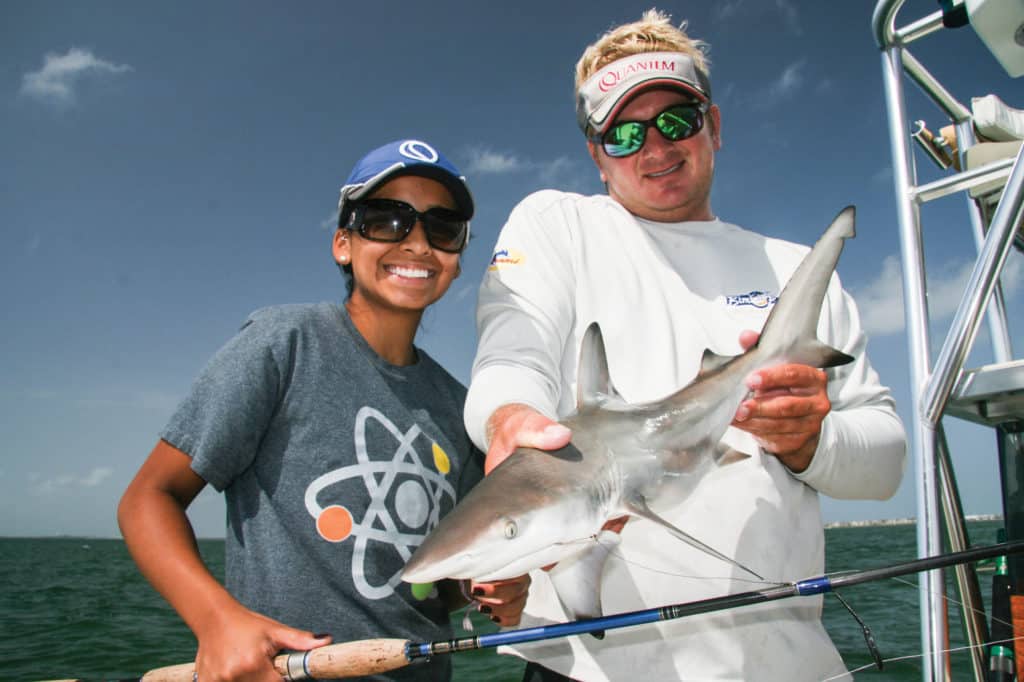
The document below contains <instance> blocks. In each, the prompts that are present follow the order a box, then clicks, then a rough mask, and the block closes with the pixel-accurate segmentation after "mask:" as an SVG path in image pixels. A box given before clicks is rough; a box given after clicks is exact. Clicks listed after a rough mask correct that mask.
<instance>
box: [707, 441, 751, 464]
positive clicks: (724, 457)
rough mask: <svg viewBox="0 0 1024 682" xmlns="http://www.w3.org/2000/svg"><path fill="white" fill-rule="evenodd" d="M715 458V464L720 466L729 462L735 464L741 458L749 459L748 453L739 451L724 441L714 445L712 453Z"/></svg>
mask: <svg viewBox="0 0 1024 682" xmlns="http://www.w3.org/2000/svg"><path fill="white" fill-rule="evenodd" d="M712 457H714V459H715V464H717V465H718V466H720V467H724V466H727V465H729V464H736V463H737V462H742V461H743V460H746V459H750V455H748V454H747V453H745V452H740V451H739V450H737V449H735V448H731V447H729V446H728V445H726V444H725V443H721V442H720V443H718V445H716V446H715V451H714V454H713V455H712Z"/></svg>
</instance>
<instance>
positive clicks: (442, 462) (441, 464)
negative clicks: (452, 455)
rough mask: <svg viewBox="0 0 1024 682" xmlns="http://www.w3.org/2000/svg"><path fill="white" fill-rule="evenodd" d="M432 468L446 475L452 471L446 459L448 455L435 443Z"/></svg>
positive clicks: (449, 462)
mask: <svg viewBox="0 0 1024 682" xmlns="http://www.w3.org/2000/svg"><path fill="white" fill-rule="evenodd" d="M434 466H435V467H437V470H438V471H440V472H441V473H442V474H447V473H448V472H449V471H451V470H452V461H451V460H450V459H448V455H447V454H445V451H444V450H442V449H441V446H440V445H438V444H437V443H434Z"/></svg>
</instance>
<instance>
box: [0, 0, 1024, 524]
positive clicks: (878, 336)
mask: <svg viewBox="0 0 1024 682" xmlns="http://www.w3.org/2000/svg"><path fill="white" fill-rule="evenodd" d="M650 6H651V5H650V4H649V3H647V2H644V3H632V2H623V1H622V0H616V1H614V2H612V1H610V0H593V1H590V2H586V3H576V2H567V3H553V2H550V1H547V0H545V1H543V2H542V1H539V0H523V1H522V2H517V3H487V2H455V1H449V0H440V1H436V2H431V3H405V2H393V1H389V0H382V1H380V2H374V3H349V2H305V3H271V2H245V3H242V2H221V3H205V2H181V3H153V2H148V3H125V2H88V3H81V2H47V3H38V2H26V1H23V0H8V1H7V2H4V3H3V4H2V5H0V150H2V153H0V159H2V161H0V230H2V236H3V245H4V248H3V250H2V251H0V286H2V290H3V292H4V294H5V295H4V296H3V298H2V302H0V317H2V319H3V320H4V323H3V333H2V334H0V363H2V364H0V371H2V376H3V381H2V382H0V412H2V413H3V415H4V417H3V419H2V420H0V448H2V450H0V453H2V454H0V535H51V534H60V533H65V534H82V535H99V536H113V535H116V534H117V527H116V523H115V519H114V511H115V506H116V503H117V500H118V498H119V496H120V494H121V492H122V491H123V489H124V487H125V486H126V485H127V483H128V482H129V480H130V479H131V476H132V475H133V474H134V472H135V470H136V469H137V467H138V465H139V464H140V463H141V461H142V460H143V459H144V458H145V456H146V455H147V454H148V453H149V451H150V449H151V448H152V446H153V444H154V443H155V441H156V437H157V434H158V432H159V430H160V429H161V427H162V426H163V425H164V423H165V422H166V420H167V418H168V417H169V416H170V413H171V411H172V410H173V409H174V406H175V405H176V403H177V401H178V400H180V399H181V397H182V396H183V395H184V393H185V392H186V390H187V389H188V387H189V384H190V383H191V381H192V379H193V377H194V376H195V375H196V373H197V372H198V371H199V369H200V368H201V367H202V365H203V364H204V363H205V362H206V360H207V359H208V358H209V357H210V355H211V354H212V353H213V352H214V351H216V349H217V348H218V347H219V346H220V345H221V344H222V343H224V341H226V340H227V339H228V338H229V337H230V336H231V335H232V334H233V332H234V331H235V330H236V329H237V328H238V326H239V324H240V323H241V322H242V321H243V320H244V318H245V316H246V315H247V314H248V313H249V312H250V311H251V310H253V309H255V308H259V307H262V306H265V305H271V304H276V303H285V302H300V301H321V300H334V301H340V300H341V299H342V298H343V295H344V285H343V282H342V280H341V278H340V276H339V275H338V273H337V270H336V269H335V267H334V265H333V263H332V261H331V259H330V255H329V251H328V246H329V239H330V234H331V228H332V221H333V219H334V217H335V205H336V201H337V190H338V187H339V186H340V184H341V183H342V181H343V180H344V178H345V177H346V175H347V174H348V171H349V169H350V168H351V166H352V164H353V163H354V162H355V161H356V160H357V159H358V158H359V157H360V156H361V155H362V154H363V153H364V152H365V151H367V150H368V149H369V148H371V147H374V146H377V145H378V144H382V143H384V142H387V141H390V140H393V139H398V138H402V137H417V138H421V139H425V140H428V141H430V142H431V143H433V144H435V145H437V146H438V147H439V148H440V149H442V150H443V151H444V152H445V153H446V154H447V155H448V156H449V157H450V158H451V159H452V160H453V161H455V163H456V164H457V165H458V166H459V167H460V168H461V169H462V170H463V172H464V173H466V174H467V175H468V176H469V179H470V183H471V185H472V187H473V190H474V193H475V196H476V200H477V204H478V207H479V208H478V213H477V216H476V218H475V220H474V223H473V231H474V239H473V242H472V243H471V246H470V248H469V250H468V251H467V253H466V254H465V257H464V262H463V271H464V272H463V275H462V277H461V278H460V279H459V280H457V281H456V283H455V285H454V286H453V288H452V290H451V291H450V293H449V294H448V296H447V297H446V298H445V299H444V300H443V301H442V302H441V303H439V304H438V305H437V306H435V307H434V308H433V309H432V310H431V311H430V312H429V313H428V315H427V316H426V318H425V320H424V324H423V327H422V330H421V333H420V336H419V338H418V342H419V344H420V345H421V346H422V347H424V348H426V349H427V350H428V352H430V353H431V354H432V355H434V357H435V358H437V359H438V360H439V361H440V362H442V363H443V364H444V365H446V366H447V367H449V368H450V369H451V370H452V372H453V373H454V374H455V375H456V376H457V377H459V378H460V379H462V380H463V381H468V379H469V368H470V364H471V362H472V356H473V350H474V344H475V330H474V326H473V306H474V303H475V297H476V288H477V284H478V282H479V278H480V276H481V275H482V273H483V272H484V270H485V268H486V265H487V262H488V260H489V258H490V251H491V247H492V246H493V243H494V240H495V238H496V235H497V232H498V230H499V229H500V227H501V225H502V223H503V221H504V219H505V217H506V216H507V214H508V212H509V210H510V209H511V208H512V206H513V205H514V204H515V203H516V202H517V201H519V200H520V199H521V198H522V197H523V196H525V195H526V194H527V193H529V192H531V191H533V190H536V189H540V188H544V187H555V188H561V189H568V190H575V191H580V192H587V193H593V192H600V191H602V188H601V186H600V184H599V182H598V178H597V173H596V171H595V169H594V168H593V167H592V163H591V161H590V159H589V157H588V156H587V154H586V150H585V146H584V142H583V139H582V137H581V136H580V134H579V132H578V130H577V128H576V125H575V120H574V113H573V99H572V69H573V65H574V64H575V61H576V59H577V57H578V56H579V53H580V52H581V51H582V50H583V48H584V47H585V46H586V45H587V44H588V43H590V42H591V41H592V40H593V39H595V38H596V37H597V36H598V35H599V34H600V33H602V32H603V31H604V30H606V29H607V28H609V27H610V26H612V25H614V24H618V23H621V22H623V21H631V20H634V19H636V18H638V17H639V16H640V14H641V12H642V11H643V10H644V9H647V8H648V7H650ZM660 7H661V8H663V9H665V10H666V11H669V12H673V14H674V19H675V20H676V21H680V20H683V19H686V20H688V21H689V26H690V30H691V32H692V33H693V34H694V35H695V36H697V37H699V38H702V39H704V40H706V41H708V42H709V43H710V44H711V51H710V57H711V64H712V67H711V78H712V82H713V86H714V91H715V99H716V101H717V102H718V104H719V106H720V107H721V108H722V124H723V141H724V148H723V150H722V152H721V153H720V155H719V157H718V160H717V177H716V181H715V187H714V194H713V207H714V209H715V211H716V213H717V214H718V215H719V216H721V217H722V218H723V219H725V220H728V221H731V222H735V223H738V224H741V225H743V226H745V227H748V228H751V229H756V230H759V231H762V232H766V233H770V234H774V235H778V236H782V237H785V238H788V239H791V240H794V241H798V242H802V243H811V242H813V241H814V239H816V238H817V236H818V234H819V233H820V232H821V230H822V229H824V227H825V225H826V224H827V223H828V221H829V220H831V218H832V217H833V216H834V215H835V213H836V212H837V211H838V210H839V209H840V208H842V207H843V206H845V205H846V204H851V203H852V204H856V205H857V207H858V236H857V238H856V239H855V240H853V241H852V242H851V243H849V244H848V246H847V249H846V251H845V252H844V255H843V258H842V260H841V262H840V265H839V270H840V274H841V276H842V278H843V281H844V283H845V285H846V286H847V288H848V289H850V290H851V291H852V292H853V294H854V296H855V297H856V298H857V300H858V302H859V303H860V305H861V312H862V315H863V317H864V320H865V323H866V325H867V326H868V328H869V330H870V331H871V342H870V346H869V352H870V355H871V357H872V361H873V362H874V364H875V366H876V368H877V369H878V371H879V373H880V374H881V376H882V379H883V381H884V382H885V383H887V384H889V385H891V386H892V387H893V390H894V392H895V394H896V396H897V399H898V401H899V403H900V411H901V414H902V415H904V418H905V419H906V418H907V417H908V415H909V414H910V412H909V410H910V409H911V405H910V402H911V401H910V396H909V388H908V386H909V376H908V361H907V347H906V340H905V336H904V331H903V317H902V307H901V302H900V299H901V291H900V284H899V281H900V280H899V260H898V257H899V242H898V234H897V228H896V210H895V203H894V200H893V196H894V190H893V184H892V173H891V167H890V166H891V164H890V151H889V143H888V134H887V132H886V117H885V109H884V104H883V90H882V80H881V61H880V58H879V52H878V50H877V48H876V46H875V44H874V39H873V37H872V31H871V26H870V19H871V12H872V9H873V4H872V3H870V2H862V1H850V2H835V3H833V2H817V1H813V2H812V1H810V0H801V1H798V0H775V1H768V0H765V1H756V2H755V1H754V0H729V1H725V2H716V3H710V2H709V3H687V7H686V8H685V11H687V12H689V14H688V15H685V16H683V15H681V14H679V12H680V11H683V10H676V9H675V8H674V7H672V6H668V5H661V6H660ZM936 7H937V3H934V2H927V1H924V0H910V1H909V2H908V3H907V9H906V11H905V12H904V14H903V15H902V16H904V17H906V18H907V19H910V18H916V17H919V16H922V15H923V14H925V13H928V12H931V11H933V10H934V9H935V8H936ZM913 51H914V53H915V55H917V56H918V57H919V59H921V60H922V61H923V62H924V63H925V64H926V66H928V67H929V68H931V69H932V70H933V71H934V72H935V73H936V74H937V75H938V76H939V77H940V79H941V80H942V81H943V83H944V84H945V85H946V86H947V87H948V88H949V89H950V90H951V91H952V92H953V94H954V95H956V96H958V97H959V98H960V99H961V100H962V101H965V102H966V101H968V100H969V98H970V97H971V96H980V95H984V94H988V93H991V92H994V93H997V94H999V95H1001V96H1002V97H1003V99H1004V100H1006V101H1007V103H1009V104H1011V105H1014V106H1017V107H1021V108H1024V97H1022V96H1021V94H1020V93H1021V92H1022V90H1021V88H1020V83H1019V82H1014V81H1013V80H1011V79H1010V78H1009V77H1008V76H1007V75H1006V73H1005V71H1003V70H1002V69H1001V68H1000V66H999V65H998V63H997V62H996V61H995V59H994V58H993V57H992V55H991V54H990V53H988V52H987V51H986V50H985V48H984V47H983V46H982V45H981V43H980V42H979V41H978V39H977V37H976V36H975V35H974V34H973V33H972V32H971V30H970V29H960V30H957V31H945V32H943V34H942V35H941V36H932V37H930V38H929V39H927V40H925V41H923V42H921V43H919V44H918V45H917V46H915V47H914V48H913ZM908 106H909V107H910V110H911V116H912V117H913V118H924V119H925V120H926V121H928V122H929V124H930V125H932V126H933V127H934V128H938V127H940V126H941V125H942V124H943V123H944V122H943V121H941V119H940V117H939V114H938V112H937V110H935V109H934V108H932V107H930V106H929V105H927V103H926V102H924V100H923V98H922V97H921V96H920V95H919V94H918V93H917V92H916V91H915V90H914V89H913V86H909V85H908ZM917 164H918V169H919V172H920V174H921V177H922V178H924V179H934V178H937V177H939V176H940V171H939V170H938V169H937V168H934V167H932V166H931V165H930V163H929V162H928V161H927V160H926V159H924V157H923V156H920V155H919V156H918V159H917ZM924 215H925V233H926V259H927V262H928V263H929V273H930V275H929V277H930V279H929V286H930V292H931V293H930V297H931V306H932V316H933V320H932V321H933V324H934V330H935V334H936V336H937V338H938V336H939V335H941V334H942V333H944V330H945V329H946V327H947V326H948V325H949V322H950V318H951V315H952V312H953V310H954V308H955V305H956V303H957V302H958V300H959V297H960V294H961V292H962V286H963V282H964V280H965V279H966V275H967V273H968V272H969V268H970V266H971V264H972V262H973V259H972V253H973V251H974V246H973V239H972V237H971V234H970V231H969V228H968V226H967V223H966V222H965V221H966V212H965V209H964V207H963V203H962V200H961V199H960V198H959V197H955V198H951V199H945V200H942V201H939V202H936V203H935V204H934V205H929V206H927V207H926V208H925V210H924ZM613 257H614V254H609V258H613ZM1005 284H1006V292H1007V296H1008V300H1009V308H1010V317H1011V319H1013V320H1014V321H1013V323H1012V332H1013V336H1014V338H1016V339H1021V338H1024V336H1022V334H1021V332H1022V325H1024V322H1022V320H1024V314H1022V308H1024V284H1022V277H1021V258H1020V256H1019V254H1014V255H1013V256H1012V259H1011V262H1010V264H1009V272H1008V274H1007V276H1006V278H1005ZM642 343H643V339H642V335H640V334H638V338H637V344H638V348H642ZM936 345H937V342H936ZM976 346H977V348H978V350H976V352H975V353H974V354H973V355H972V358H971V363H970V364H972V365H977V364H981V363H983V362H987V361H989V360H990V355H989V354H988V352H987V351H986V348H987V341H986V338H985V336H984V331H983V336H982V338H980V339H979V342H978V343H977V344H976ZM1017 350H1018V351H1019V350H1020V349H1019V348H1018V349H1017ZM947 421H952V420H947ZM949 430H950V440H951V444H952V447H953V453H954V461H955V463H956V466H957V473H958V475H959V477H960V480H961V486H962V492H963V496H964V506H965V508H966V510H967V511H968V512H969V513H992V512H998V511H1000V503H999V496H998V487H997V485H996V477H997V465H996V457H995V440H994V436H993V434H992V433H991V432H990V431H988V430H987V429H983V428H981V427H975V426H972V425H969V424H965V423H962V422H954V423H951V424H949ZM913 475H914V472H913V470H912V469H911V470H908V475H907V477H906V479H905V481H904V483H903V485H902V487H901V489H900V492H899V493H898V494H897V496H896V497H895V498H894V499H893V500H891V501H888V502H885V503H869V502H837V501H834V500H827V499H826V500H824V501H823V509H824V514H825V517H826V519H827V520H848V519H873V518H896V517H905V516H912V515H914V513H915V502H914V488H913V485H912V476H913ZM191 515H192V518H193V521H194V523H195V525H196V528H197V530H198V532H199V533H200V534H202V535H207V536H214V535H220V534H222V532H223V523H224V513H223V506H222V501H221V499H220V497H219V496H218V495H216V494H214V493H212V492H211V491H207V492H204V493H203V494H202V495H201V496H200V498H199V499H198V500H197V502H196V503H195V505H194V506H193V509H192V514H191Z"/></svg>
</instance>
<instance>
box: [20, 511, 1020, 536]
mask: <svg viewBox="0 0 1024 682" xmlns="http://www.w3.org/2000/svg"><path fill="white" fill-rule="evenodd" d="M965 519H966V520H967V521H1002V520H1003V515H1002V514H968V515H967V516H966V517H965ZM915 523H917V519H915V518H912V517H908V518H904V519H875V520H872V521H831V522H829V523H826V524H825V529H826V530H827V529H831V528H871V527H876V526H913V525H914V524H915ZM197 539H198V540H199V541H206V540H214V541H216V540H223V539H224V538H223V537H212V538H211V537H202V538H197ZM0 540H121V538H120V537H117V536H113V537H103V536H91V535H62V534H54V535H2V536H0Z"/></svg>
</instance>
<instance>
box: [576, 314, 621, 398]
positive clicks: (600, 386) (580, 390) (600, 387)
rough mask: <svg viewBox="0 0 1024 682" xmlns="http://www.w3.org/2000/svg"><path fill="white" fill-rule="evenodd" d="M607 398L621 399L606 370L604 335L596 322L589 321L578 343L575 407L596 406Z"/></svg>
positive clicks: (606, 359) (606, 358)
mask: <svg viewBox="0 0 1024 682" xmlns="http://www.w3.org/2000/svg"><path fill="white" fill-rule="evenodd" d="M609 399H616V400H622V398H621V396H619V392H618V391H616V390H615V386H614V385H613V384H612V377H611V374H609V372H608V357H607V356H606V355H605V350H604V337H603V336H602V335H601V327H599V326H598V324H597V322H591V323H590V326H588V327H587V331H586V332H584V333H583V343H582V344H581V345H580V364H579V366H578V367H577V371H576V409H577V411H582V410H583V409H585V408H588V407H597V406H599V405H602V404H604V403H606V402H608V400H609Z"/></svg>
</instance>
